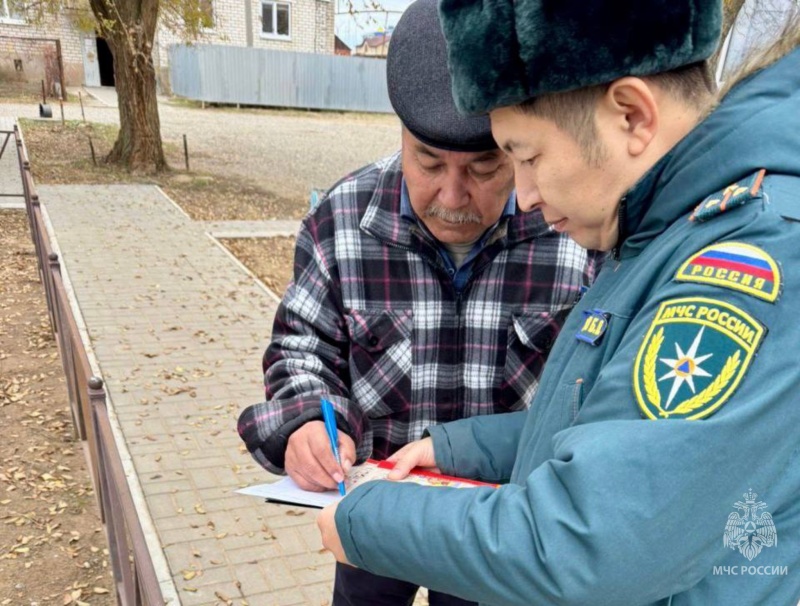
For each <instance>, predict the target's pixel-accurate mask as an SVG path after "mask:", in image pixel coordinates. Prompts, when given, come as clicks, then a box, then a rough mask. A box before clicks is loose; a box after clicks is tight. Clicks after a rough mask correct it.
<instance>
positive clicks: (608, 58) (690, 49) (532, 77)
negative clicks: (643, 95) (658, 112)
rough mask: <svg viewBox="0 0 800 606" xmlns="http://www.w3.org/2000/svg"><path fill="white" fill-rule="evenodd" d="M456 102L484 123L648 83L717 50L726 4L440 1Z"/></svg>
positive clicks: (683, 0) (703, 0)
mask: <svg viewBox="0 0 800 606" xmlns="http://www.w3.org/2000/svg"><path fill="white" fill-rule="evenodd" d="M439 15H440V18H441V22H442V29H443V30H444V35H445V38H446V40H447V50H448V59H449V65H450V74H451V76H452V81H453V97H454V98H455V103H456V105H457V106H458V109H459V110H461V111H462V112H464V113H466V114H480V113H485V112H488V111H490V110H492V109H495V108H497V107H503V106H507V105H516V104H518V103H520V102H522V101H525V100H527V99H530V98H532V97H535V96H537V95H541V94H543V93H552V92H561V91H567V90H572V89H576V88H583V87H586V86H591V85H594V84H603V83H607V82H612V81H613V80H616V79H617V78H622V77H624V76H647V75H652V74H656V73H659V72H664V71H668V70H671V69H675V68H678V67H681V66H685V65H689V64H691V63H696V62H698V61H702V60H704V59H707V58H708V57H710V56H711V55H712V54H713V52H714V50H715V49H716V47H717V42H718V38H719V34H720V28H721V23H722V5H721V2H720V0H649V1H648V0H440V2H439Z"/></svg>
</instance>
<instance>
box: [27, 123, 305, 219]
mask: <svg viewBox="0 0 800 606" xmlns="http://www.w3.org/2000/svg"><path fill="white" fill-rule="evenodd" d="M20 126H21V128H22V131H23V135H24V136H25V143H26V146H27V148H28V153H29V155H30V160H31V166H32V169H33V176H34V179H35V180H36V182H37V183H40V184H63V183H82V184H91V183H102V184H108V183H151V184H154V185H159V186H161V187H162V188H163V189H164V191H165V192H166V193H167V195H169V196H170V197H171V198H172V199H173V200H175V202H176V203H177V204H178V205H179V206H181V208H183V209H184V211H186V213H187V214H188V215H189V216H190V217H191V218H192V219H195V220H198V221H236V220H250V221H259V220H266V219H299V218H301V217H302V216H303V214H304V213H305V212H306V210H307V202H306V201H305V200H287V199H285V198H281V197H279V196H276V195H274V194H272V193H271V192H269V191H266V190H264V189H263V188H261V187H258V186H256V185H254V184H252V183H248V182H244V181H243V180H242V179H240V178H232V177H228V176H226V175H207V174H202V173H196V172H188V173H187V172H186V171H183V170H179V169H178V168H177V167H180V166H182V165H183V164H184V159H183V148H182V146H181V145H179V144H178V143H177V142H165V145H164V148H165V149H164V153H165V154H166V156H167V161H168V162H169V164H170V166H172V167H173V170H170V171H168V172H166V173H163V174H158V175H155V174H141V173H131V172H128V171H126V170H124V169H121V168H118V167H116V166H113V165H108V164H106V163H105V162H104V161H103V158H105V156H106V155H107V154H108V152H109V151H111V148H112V146H113V145H114V141H115V140H116V137H117V127H116V126H111V125H104V124H97V123H82V122H77V121H67V122H66V123H65V124H64V125H63V126H62V125H61V123H60V122H52V121H47V122H44V121H38V120H20ZM90 140H91V142H92V145H93V146H94V150H95V159H96V164H95V162H94V161H93V160H92V154H91V148H90V144H89V141H90ZM190 161H191V159H190Z"/></svg>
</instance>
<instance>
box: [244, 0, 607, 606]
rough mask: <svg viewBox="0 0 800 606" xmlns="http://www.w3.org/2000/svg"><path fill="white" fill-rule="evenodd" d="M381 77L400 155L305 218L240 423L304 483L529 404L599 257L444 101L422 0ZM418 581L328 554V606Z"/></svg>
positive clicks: (446, 90) (483, 122) (440, 51)
mask: <svg viewBox="0 0 800 606" xmlns="http://www.w3.org/2000/svg"><path fill="white" fill-rule="evenodd" d="M387 75H388V81H389V93H390V98H391V100H392V104H393V106H394V108H395V110H396V111H397V113H398V115H399V117H400V119H401V121H402V122H403V132H402V151H401V153H398V154H396V155H393V156H391V157H389V158H386V159H383V160H381V161H379V162H376V163H374V164H371V165H369V166H367V167H365V168H363V169H361V170H360V171H357V172H356V173H354V174H352V175H350V176H348V177H346V178H345V179H343V180H342V181H341V182H339V183H338V184H337V185H336V186H334V187H333V189H331V190H330V192H328V194H327V196H326V197H325V198H324V199H323V200H322V202H321V203H320V204H319V206H318V207H317V208H315V209H314V210H313V211H312V212H311V213H310V214H309V215H308V216H307V217H306V218H305V220H304V221H303V224H302V228H301V230H300V233H299V235H298V239H297V249H296V256H295V266H294V280H293V282H292V284H291V285H290V286H289V289H288V290H287V292H286V295H285V296H284V299H283V302H282V303H281V306H280V308H279V310H278V314H277V317H276V319H275V326H274V330H273V341H272V343H271V344H270V346H269V348H268V349H267V351H266V354H265V355H264V373H265V383H266V396H267V399H266V402H264V403H261V404H257V405H255V406H251V407H249V408H248V409H246V410H245V411H244V413H243V414H242V416H241V418H240V420H239V432H240V435H241V436H242V438H243V439H244V441H245V442H246V443H247V447H248V449H249V450H250V452H251V453H252V454H253V455H254V457H255V458H256V459H257V460H258V462H259V463H261V464H262V465H263V466H264V467H265V468H267V469H268V470H270V471H273V472H277V473H282V472H284V471H286V472H288V474H289V475H290V476H291V477H292V478H293V479H294V480H295V481H296V482H297V484H299V485H300V486H301V487H303V488H305V489H308V490H328V489H333V488H335V487H336V482H338V481H340V480H341V479H342V473H343V472H346V471H347V469H348V468H349V466H350V465H351V464H352V463H354V462H356V461H363V460H364V459H365V458H367V457H368V456H372V457H373V458H377V459H384V458H387V457H389V456H390V455H391V454H392V453H393V452H395V451H396V450H397V449H399V448H400V447H402V446H403V445H405V444H407V443H408V442H411V441H413V440H416V439H418V438H420V437H421V436H422V434H423V432H424V431H425V429H426V428H427V427H428V426H430V425H433V424H437V423H441V422H445V421H451V420H453V419H459V418H462V417H469V416H474V415H485V414H495V413H503V412H509V411H514V410H520V409H523V408H525V407H526V406H527V405H528V403H529V402H530V401H531V399H532V397H533V394H534V392H535V391H536V387H537V381H538V378H539V375H540V373H541V371H542V366H543V364H544V361H545V358H546V357H547V354H548V351H549V349H550V346H551V344H552V342H553V340H554V339H555V337H556V335H557V333H558V331H559V329H560V327H561V325H562V322H563V320H564V318H565V316H566V314H567V313H568V312H569V310H570V309H571V308H572V306H573V305H574V303H575V302H576V300H577V298H578V297H579V294H580V291H581V288H582V287H584V286H586V285H588V284H589V283H590V282H591V280H592V279H593V277H594V274H595V271H596V270H597V269H598V268H597V260H596V258H595V256H594V255H591V254H587V253H586V251H584V250H583V249H581V248H579V247H578V246H577V245H576V244H574V243H572V241H571V240H569V239H568V238H566V237H565V236H563V235H561V234H558V233H556V232H554V231H553V230H552V229H551V228H550V226H549V225H548V224H547V223H545V222H544V220H543V218H542V217H541V215H540V214H538V213H530V214H523V213H520V212H518V211H517V208H516V197H515V195H514V193H513V168H512V166H511V164H510V163H509V162H508V160H507V159H506V158H505V157H504V154H502V153H501V152H500V151H499V150H498V149H497V147H496V145H495V142H494V140H493V139H492V136H491V131H490V126H489V121H488V118H486V117H479V118H464V117H462V116H460V115H459V114H458V113H457V112H456V110H455V106H454V104H453V101H452V97H451V93H450V79H449V75H448V74H447V64H446V59H445V50H444V39H443V37H442V34H441V30H440V29H439V22H438V17H437V15H436V8H435V0H418V1H417V2H416V3H414V4H412V5H411V7H410V8H409V9H408V10H407V11H406V13H405V14H404V15H403V18H402V19H401V21H400V23H399V24H398V25H397V27H396V29H395V32H394V35H393V37H392V46H391V50H390V54H389V59H388V66H387ZM323 397H324V398H326V399H328V400H330V401H331V402H332V403H333V405H334V407H335V411H336V417H337V425H338V427H339V430H340V431H339V438H340V450H341V455H342V460H343V468H344V469H342V468H340V467H339V465H338V464H337V463H336V461H335V460H334V458H333V455H332V453H331V448H330V444H329V442H328V437H327V434H326V432H325V427H324V424H323V422H322V420H321V409H320V398H323ZM370 577H371V578H370ZM415 592H416V587H413V586H411V585H409V584H407V583H402V582H399V581H395V580H392V579H383V578H381V577H374V576H373V575H370V574H369V573H367V572H365V571H360V570H356V569H353V568H349V567H342V566H340V567H339V569H338V570H337V581H336V590H335V596H334V605H335V606H339V605H356V604H369V605H370V606H374V605H376V604H407V603H410V601H411V600H413V596H414V593H415ZM430 597H431V604H437V603H438V604H465V603H467V602H464V601H463V600H460V599H458V598H453V597H451V596H443V595H434V594H431V596H430Z"/></svg>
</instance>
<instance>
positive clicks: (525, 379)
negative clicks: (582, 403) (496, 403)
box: [502, 309, 569, 410]
mask: <svg viewBox="0 0 800 606" xmlns="http://www.w3.org/2000/svg"><path fill="white" fill-rule="evenodd" d="M568 313H569V309H564V310H561V311H557V312H555V313H554V312H552V311H540V312H531V313H525V314H513V315H512V316H511V322H510V323H509V327H508V345H507V348H506V365H505V369H504V375H503V378H504V380H503V396H502V399H503V403H504V407H505V408H507V409H509V410H521V409H523V408H526V407H528V406H530V403H531V401H532V400H533V396H534V394H535V393H536V389H537V388H538V386H539V377H540V376H541V374H542V369H543V368H544V362H545V360H546V359H547V355H548V354H549V353H550V348H551V347H552V346H553V342H554V341H555V339H556V337H557V336H558V332H559V330H560V329H561V326H562V324H563V323H564V319H565V318H566V316H567V314H568Z"/></svg>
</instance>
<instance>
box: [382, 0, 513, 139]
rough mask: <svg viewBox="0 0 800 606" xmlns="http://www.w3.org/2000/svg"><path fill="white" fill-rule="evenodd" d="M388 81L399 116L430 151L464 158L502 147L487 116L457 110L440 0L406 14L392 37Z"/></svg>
mask: <svg viewBox="0 0 800 606" xmlns="http://www.w3.org/2000/svg"><path fill="white" fill-rule="evenodd" d="M386 80H387V83H388V87H389V100H390V101H391V103H392V107H393V108H394V111H395V112H397V115H398V116H399V118H400V120H401V121H402V123H403V125H404V126H405V127H406V128H407V129H408V130H409V131H411V134H413V135H414V136H415V137H416V138H417V139H419V140H420V141H422V142H423V143H425V144H426V145H430V146H431V147H436V148H439V149H446V150H451V151H465V152H479V151H487V150H491V149H495V148H496V147H497V144H496V143H495V142H494V139H493V138H492V131H491V126H490V123H489V118H488V117H487V116H469V117H468V116H464V115H462V114H460V113H459V112H458V110H457V109H456V105H455V102H454V101H453V93H452V89H451V81H450V73H449V71H448V69H447V47H446V45H445V41H444V34H442V28H441V25H440V23H439V15H438V12H437V7H436V0H417V1H416V2H414V3H413V4H411V5H410V6H409V7H408V8H407V9H406V11H405V12H404V13H403V16H402V17H401V18H400V21H399V22H398V24H397V26H396V27H395V29H394V32H393V33H392V40H391V43H390V46H389V56H388V57H387V61H386Z"/></svg>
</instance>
